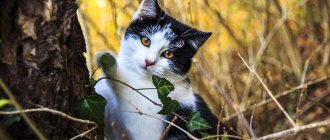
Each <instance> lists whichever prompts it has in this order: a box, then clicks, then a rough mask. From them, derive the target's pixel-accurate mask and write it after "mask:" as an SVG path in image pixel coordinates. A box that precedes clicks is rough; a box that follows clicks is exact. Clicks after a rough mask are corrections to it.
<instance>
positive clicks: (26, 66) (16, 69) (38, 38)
mask: <svg viewBox="0 0 330 140" xmlns="http://www.w3.org/2000/svg"><path fill="white" fill-rule="evenodd" d="M77 8H78V7H77V5H76V3H75V0H1V1H0V78H1V79H2V80H3V81H4V82H5V84H6V85H7V86H8V87H9V89H10V90H11V91H12V93H13V94H14V95H15V96H16V98H17V101H18V103H20V104H21V106H22V107H23V108H35V107H36V106H35V105H33V104H38V105H41V106H44V107H48V108H52V109H55V110H59V111H62V112H64V113H66V114H68V115H72V105H73V104H74V102H76V101H77V100H78V99H81V98H82V97H83V96H85V95H87V94H88V93H90V91H89V89H88V88H87V87H86V86H84V85H87V84H88V82H89V80H88V79H89V73H88V69H87V67H86V60H85V57H84V56H83V53H84V52H85V51H86V48H85V41H84V37H83V34H82V31H81V27H80V24H79V22H78V19H77V14H76V10H77ZM0 98H8V97H7V96H5V94H4V91H3V90H0ZM28 116H29V117H30V118H31V119H32V121H34V123H35V125H36V126H37V128H38V129H39V130H40V131H41V133H42V134H43V135H44V136H45V137H46V138H48V139H69V138H71V137H73V136H75V135H77V134H79V133H82V132H84V131H86V130H87V129H88V128H89V127H90V126H87V125H85V124H81V123H75V122H72V121H69V120H67V119H63V118H61V117H60V116H56V115H52V114H51V113H42V112H38V113H31V114H28ZM1 126H2V125H1V124H0V127H1ZM2 129H4V128H2ZM6 130H7V133H8V135H9V137H11V138H13V139H36V135H35V134H34V133H33V131H32V130H31V129H30V128H28V126H27V125H26V123H25V122H24V121H23V120H21V121H19V122H16V123H14V124H12V125H11V126H10V127H9V128H7V129H6ZM96 135H97V134H93V137H94V136H96Z"/></svg>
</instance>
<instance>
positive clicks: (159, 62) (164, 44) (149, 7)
mask: <svg viewBox="0 0 330 140" xmlns="http://www.w3.org/2000/svg"><path fill="white" fill-rule="evenodd" d="M211 34H212V33H210V32H203V31H200V30H197V29H195V28H192V27H189V26H187V25H185V24H183V23H181V22H179V21H177V20H175V19H174V18H172V17H170V16H168V15H166V14H165V12H164V11H163V10H162V9H161V8H160V7H159V5H158V2H157V0H143V1H142V2H141V5H140V6H139V9H138V11H137V12H136V13H135V15H134V17H133V20H132V22H131V24H130V25H129V27H128V28H127V30H126V33H125V35H124V38H123V39H122V42H121V50H120V54H119V57H120V59H121V60H122V61H124V63H125V65H126V67H127V69H130V70H133V71H136V72H137V73H139V74H141V75H143V76H150V75H157V76H160V77H164V78H167V79H169V80H174V81H177V80H180V79H181V80H182V78H184V77H185V76H186V75H187V72H188V71H189V69H190V67H191V63H192V58H193V56H194V55H195V54H196V53H197V50H198V49H199V48H200V47H201V46H202V45H203V44H204V43H205V41H206V40H207V39H208V38H209V37H210V36H211Z"/></svg>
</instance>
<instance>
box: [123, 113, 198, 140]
mask: <svg viewBox="0 0 330 140" xmlns="http://www.w3.org/2000/svg"><path fill="white" fill-rule="evenodd" d="M127 112H130V113H137V114H140V115H145V116H148V117H151V118H155V119H158V120H161V121H163V122H165V123H168V124H170V125H172V126H174V127H176V128H177V129H179V130H180V131H182V132H183V133H185V134H186V135H187V136H188V137H189V138H190V139H192V140H198V138H196V137H195V136H193V135H192V134H190V133H189V132H187V131H186V130H184V129H183V128H181V127H180V126H178V125H176V124H175V123H172V122H170V121H168V120H165V119H162V118H159V117H156V116H152V115H149V114H146V113H143V112H141V111H137V112H134V111H127Z"/></svg>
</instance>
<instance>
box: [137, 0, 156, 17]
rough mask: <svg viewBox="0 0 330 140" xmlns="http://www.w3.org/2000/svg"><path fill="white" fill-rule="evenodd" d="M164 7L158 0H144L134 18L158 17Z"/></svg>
mask: <svg viewBox="0 0 330 140" xmlns="http://www.w3.org/2000/svg"><path fill="white" fill-rule="evenodd" d="M161 12H162V9H161V8H160V7H159V4H158V2H157V0H142V2H141V4H140V6H139V9H138V10H137V11H136V13H135V14H134V16H133V20H137V19H143V18H156V17H157V16H158V15H159V14H160V13H161Z"/></svg>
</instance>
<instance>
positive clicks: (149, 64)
mask: <svg viewBox="0 0 330 140" xmlns="http://www.w3.org/2000/svg"><path fill="white" fill-rule="evenodd" d="M144 62H145V65H146V68H147V67H149V66H152V65H155V61H150V60H148V59H146V60H145V61H144Z"/></svg>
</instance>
